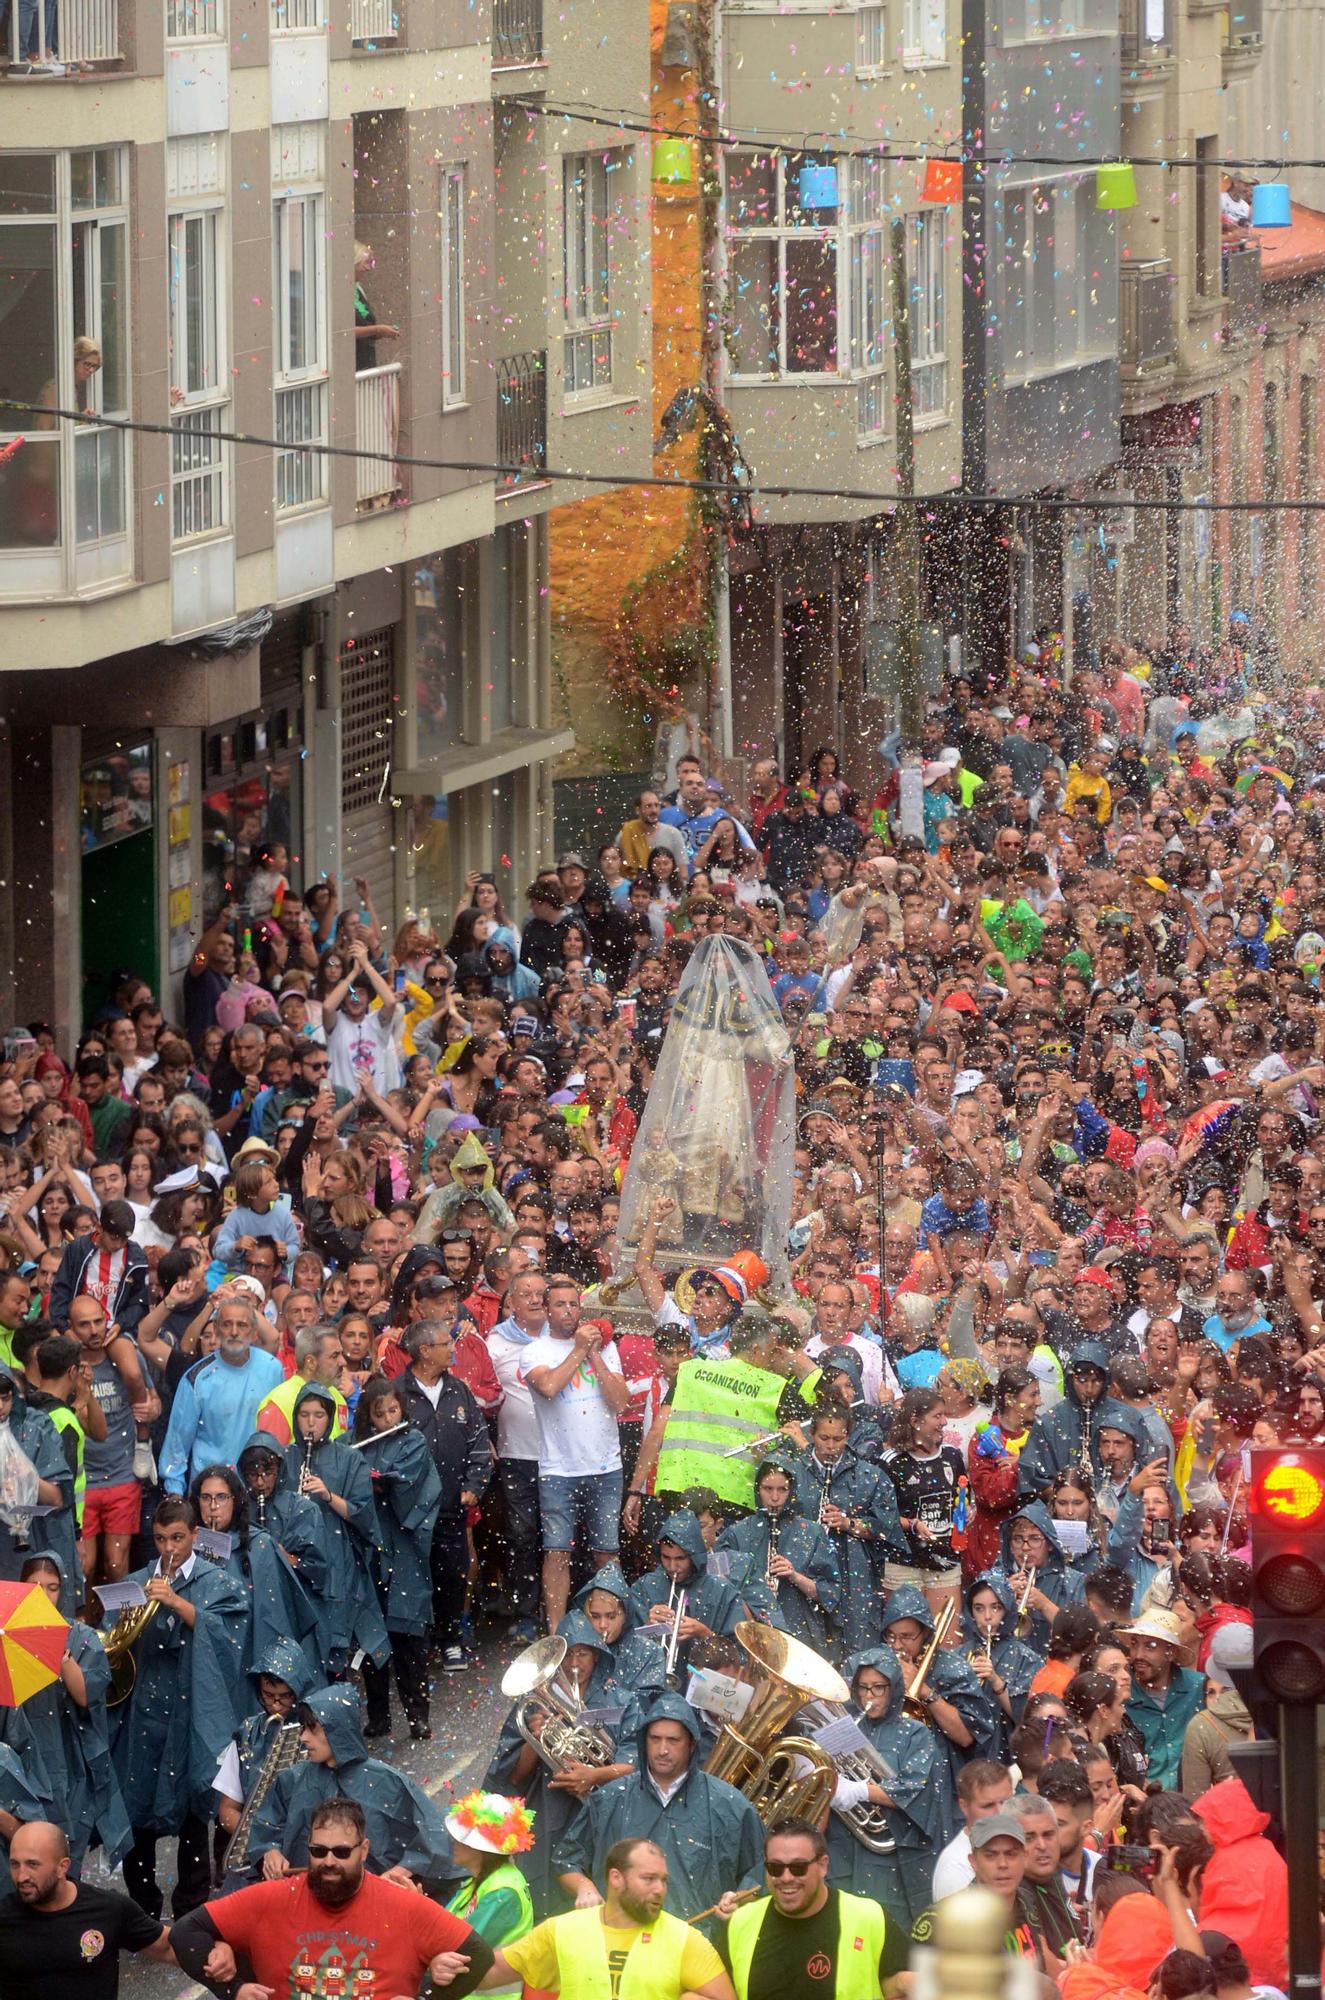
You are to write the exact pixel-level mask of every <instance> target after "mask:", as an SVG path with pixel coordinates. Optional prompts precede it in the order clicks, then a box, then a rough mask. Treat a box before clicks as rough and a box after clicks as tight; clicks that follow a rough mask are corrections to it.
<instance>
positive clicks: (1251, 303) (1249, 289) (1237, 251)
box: [1222, 242, 1261, 340]
mask: <svg viewBox="0 0 1325 2000" xmlns="http://www.w3.org/2000/svg"><path fill="white" fill-rule="evenodd" d="M1222 259H1223V267H1224V298H1225V301H1226V303H1227V306H1228V317H1227V319H1226V320H1225V323H1224V333H1225V338H1226V339H1228V340H1246V339H1247V338H1248V337H1249V336H1250V335H1251V334H1252V333H1254V332H1255V330H1256V328H1257V327H1258V326H1259V325H1260V322H1261V246H1260V244H1259V243H1241V242H1238V243H1226V244H1225V245H1224V248H1223V252H1222Z"/></svg>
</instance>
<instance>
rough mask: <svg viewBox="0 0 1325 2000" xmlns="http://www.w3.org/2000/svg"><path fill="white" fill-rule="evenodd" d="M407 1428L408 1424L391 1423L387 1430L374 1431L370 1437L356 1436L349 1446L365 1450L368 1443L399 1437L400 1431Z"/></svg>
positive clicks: (353, 1448)
mask: <svg viewBox="0 0 1325 2000" xmlns="http://www.w3.org/2000/svg"><path fill="white" fill-rule="evenodd" d="M408 1429H409V1425H408V1424H392V1426H391V1428H390V1430H389V1431H374V1432H373V1434H372V1436H371V1437H366V1438H356V1439H355V1440H354V1443H353V1444H352V1445H351V1446H350V1450H351V1451H367V1449H368V1447H369V1445H370V1444H382V1443H384V1442H385V1440H386V1439H387V1438H393V1437H399V1436H400V1433H401V1432H402V1431H407V1430H408Z"/></svg>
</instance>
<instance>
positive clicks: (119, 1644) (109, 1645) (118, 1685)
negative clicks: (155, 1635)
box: [97, 1563, 175, 1708]
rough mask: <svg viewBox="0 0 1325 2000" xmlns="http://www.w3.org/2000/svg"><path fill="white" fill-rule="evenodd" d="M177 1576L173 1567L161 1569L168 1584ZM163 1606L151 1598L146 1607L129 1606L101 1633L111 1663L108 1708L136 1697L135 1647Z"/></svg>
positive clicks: (172, 1565) (136, 1666)
mask: <svg viewBox="0 0 1325 2000" xmlns="http://www.w3.org/2000/svg"><path fill="white" fill-rule="evenodd" d="M174 1573H175V1565H174V1564H173V1563H165V1564H163V1565H162V1569H161V1574H162V1576H163V1577H164V1578H165V1580H166V1582H167V1583H169V1582H170V1579H171V1577H172V1576H173V1575H174ZM160 1608H161V1606H160V1602H159V1600H158V1599H157V1598H155V1597H149V1598H148V1600H147V1602H146V1603H145V1604H126V1605H125V1607H124V1609H123V1610H122V1611H120V1612H117V1613H116V1617H115V1622H114V1624H113V1625H112V1626H111V1627H110V1628H109V1630H108V1631H105V1632H98V1633H97V1637H98V1639H100V1641H101V1643H102V1645H103V1647H104V1648H105V1651H106V1658H107V1659H108V1660H109V1661H110V1688H109V1690H108V1691H107V1694H106V1706H107V1708H119V1707H121V1706H122V1704H123V1703H124V1702H126V1701H127V1700H128V1699H129V1696H130V1695H131V1694H132V1693H133V1690H134V1684H135V1683H136V1681H137V1679H138V1662H137V1660H136V1659H135V1658H134V1652H133V1649H134V1647H135V1646H136V1645H137V1644H138V1641H139V1640H140V1639H141V1638H142V1636H143V1633H144V1632H145V1631H146V1630H147V1628H148V1626H149V1625H150V1624H151V1622H152V1620H153V1618H155V1616H156V1614H157V1612H158V1611H159V1610H160Z"/></svg>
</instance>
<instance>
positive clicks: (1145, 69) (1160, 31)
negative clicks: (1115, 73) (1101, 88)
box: [1119, 0, 1174, 87]
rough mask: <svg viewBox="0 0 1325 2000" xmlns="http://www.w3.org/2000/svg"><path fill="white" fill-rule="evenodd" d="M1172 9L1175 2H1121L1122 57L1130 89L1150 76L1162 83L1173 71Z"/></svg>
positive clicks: (1156, 0)
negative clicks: (1169, 72) (1170, 71)
mask: <svg viewBox="0 0 1325 2000" xmlns="http://www.w3.org/2000/svg"><path fill="white" fill-rule="evenodd" d="M1173 6H1174V0H1122V7H1121V11H1120V16H1119V25H1120V28H1121V31H1122V40H1121V48H1120V54H1121V58H1122V71H1123V77H1124V80H1125V81H1126V82H1127V83H1128V84H1129V85H1130V86H1133V87H1135V86H1136V85H1138V84H1144V82H1145V80H1146V78H1148V77H1151V78H1154V79H1155V80H1156V81H1157V82H1159V81H1162V80H1163V78H1164V76H1165V75H1166V74H1167V72H1168V71H1169V70H1170V69H1171V68H1172V66H1173Z"/></svg>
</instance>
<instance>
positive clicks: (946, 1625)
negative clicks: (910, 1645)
mask: <svg viewBox="0 0 1325 2000" xmlns="http://www.w3.org/2000/svg"><path fill="white" fill-rule="evenodd" d="M956 1616H957V1600H956V1598H955V1597H949V1598H947V1599H946V1600H945V1602H944V1606H943V1609H942V1611H940V1613H939V1615H938V1617H937V1618H936V1619H935V1620H934V1635H933V1637H932V1638H931V1640H930V1642H929V1644H928V1645H927V1646H926V1648H925V1650H924V1652H923V1653H922V1654H921V1655H920V1658H919V1660H918V1661H917V1662H916V1668H915V1672H914V1673H913V1674H912V1676H911V1678H910V1680H909V1681H908V1683H907V1688H906V1698H905V1700H904V1701H903V1702H902V1713H903V1714H904V1715H910V1716H913V1717H914V1718H915V1719H916V1721H917V1722H928V1720H929V1716H928V1713H927V1712H926V1709H925V1706H924V1703H923V1702H922V1701H921V1700H920V1698H919V1697H920V1690H921V1688H922V1687H923V1686H924V1685H925V1682H926V1681H927V1680H928V1679H929V1670H930V1668H931V1667H932V1666H933V1664H934V1655H935V1654H936V1653H937V1652H938V1649H939V1647H940V1646H941V1645H942V1644H943V1641H944V1640H945V1639H946V1638H947V1636H948V1634H949V1632H950V1631H951V1630H952V1621H953V1619H954V1618H955V1617H956Z"/></svg>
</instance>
